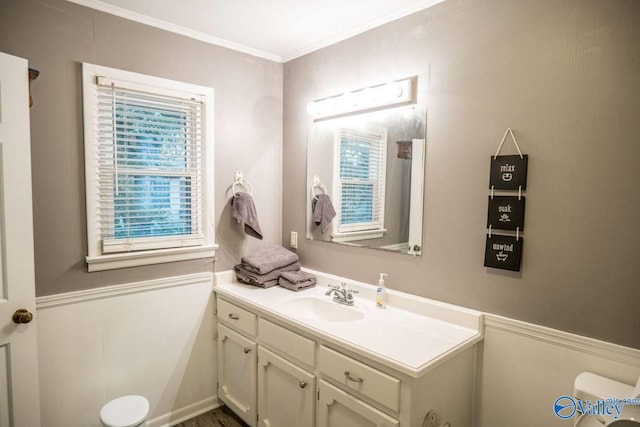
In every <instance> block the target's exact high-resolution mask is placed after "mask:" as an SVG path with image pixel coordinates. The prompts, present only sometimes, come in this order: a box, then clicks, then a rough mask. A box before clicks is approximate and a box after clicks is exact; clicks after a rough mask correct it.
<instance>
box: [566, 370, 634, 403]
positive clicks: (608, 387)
mask: <svg viewBox="0 0 640 427" xmlns="http://www.w3.org/2000/svg"><path fill="white" fill-rule="evenodd" d="M573 394H574V396H575V397H577V398H578V399H581V400H599V399H608V398H612V397H616V398H618V399H622V398H626V397H632V395H633V386H630V385H628V384H624V383H621V382H618V381H614V380H612V379H609V378H605V377H601V376H600V375H596V374H593V373H591V372H583V373H581V374H580V375H578V376H577V377H576V379H575V381H574V383H573Z"/></svg>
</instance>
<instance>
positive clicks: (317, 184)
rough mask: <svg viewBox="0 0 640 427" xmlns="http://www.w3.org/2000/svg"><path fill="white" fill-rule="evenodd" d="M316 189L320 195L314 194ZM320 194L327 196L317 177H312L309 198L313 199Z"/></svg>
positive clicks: (324, 187)
mask: <svg viewBox="0 0 640 427" xmlns="http://www.w3.org/2000/svg"><path fill="white" fill-rule="evenodd" d="M316 188H317V189H318V190H320V193H318V194H316ZM320 194H327V186H326V185H324V184H323V183H322V182H320V177H319V176H318V175H314V176H313V185H312V186H311V198H312V199H315V198H316V197H317V196H319V195H320Z"/></svg>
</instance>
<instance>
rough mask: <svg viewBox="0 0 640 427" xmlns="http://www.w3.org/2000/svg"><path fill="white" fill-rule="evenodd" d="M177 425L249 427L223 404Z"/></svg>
mask: <svg viewBox="0 0 640 427" xmlns="http://www.w3.org/2000/svg"><path fill="white" fill-rule="evenodd" d="M175 427H249V426H248V425H247V424H245V423H244V422H243V421H242V420H241V419H240V418H238V416H237V415H236V414H234V413H233V412H231V410H230V409H229V408H227V407H226V406H221V407H219V408H216V409H214V410H213V411H209V412H207V413H205V414H202V415H200V416H198V417H195V418H192V419H190V420H188V421H185V422H183V423H180V424H177V425H176V426H175Z"/></svg>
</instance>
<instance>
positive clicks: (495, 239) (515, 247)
mask: <svg viewBox="0 0 640 427" xmlns="http://www.w3.org/2000/svg"><path fill="white" fill-rule="evenodd" d="M521 260H522V237H520V238H518V239H516V237H514V236H501V235H496V234H493V235H491V236H489V235H488V234H487V244H486V248H485V252H484V266H485V267H492V268H500V269H502V270H511V271H520V262H521Z"/></svg>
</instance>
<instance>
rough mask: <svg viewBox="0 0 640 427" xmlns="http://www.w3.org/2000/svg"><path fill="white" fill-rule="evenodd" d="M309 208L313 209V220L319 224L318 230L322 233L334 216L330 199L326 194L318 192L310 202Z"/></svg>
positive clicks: (334, 212)
mask: <svg viewBox="0 0 640 427" xmlns="http://www.w3.org/2000/svg"><path fill="white" fill-rule="evenodd" d="M311 210H312V211H313V215H312V217H313V222H314V223H315V224H316V225H319V226H320V230H321V231H322V232H323V233H324V232H325V231H327V228H329V224H331V220H332V219H333V217H334V216H336V211H335V209H333V204H332V203H331V199H330V198H329V196H327V195H326V194H318V195H317V196H316V197H314V198H313V201H312V202H311Z"/></svg>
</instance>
